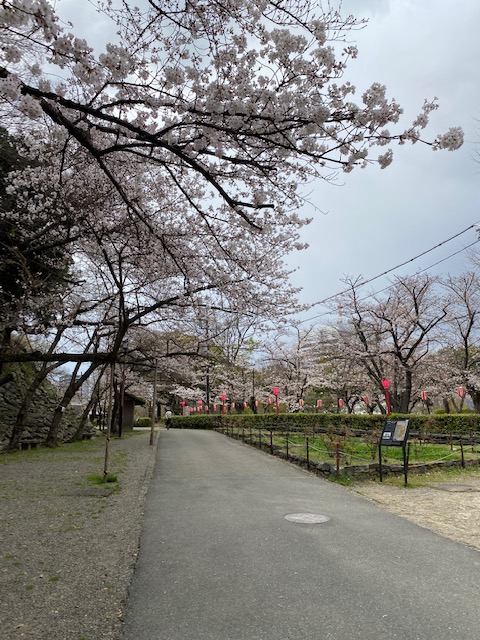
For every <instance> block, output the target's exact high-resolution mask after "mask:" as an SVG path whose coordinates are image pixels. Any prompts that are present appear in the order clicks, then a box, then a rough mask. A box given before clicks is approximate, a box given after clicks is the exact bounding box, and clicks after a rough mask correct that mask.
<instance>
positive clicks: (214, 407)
mask: <svg viewBox="0 0 480 640" xmlns="http://www.w3.org/2000/svg"><path fill="white" fill-rule="evenodd" d="M213 410H214V411H216V410H217V405H216V404H215V402H214V403H213Z"/></svg>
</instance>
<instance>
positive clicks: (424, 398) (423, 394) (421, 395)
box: [420, 391, 428, 402]
mask: <svg viewBox="0 0 480 640" xmlns="http://www.w3.org/2000/svg"><path fill="white" fill-rule="evenodd" d="M420 397H421V398H422V400H423V402H426V401H427V400H428V393H427V392H426V391H421V392H420Z"/></svg>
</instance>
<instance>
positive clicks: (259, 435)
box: [258, 427, 262, 449]
mask: <svg viewBox="0 0 480 640" xmlns="http://www.w3.org/2000/svg"><path fill="white" fill-rule="evenodd" d="M258 448H259V449H261V448H262V429H261V427H258Z"/></svg>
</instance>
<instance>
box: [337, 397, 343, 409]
mask: <svg viewBox="0 0 480 640" xmlns="http://www.w3.org/2000/svg"><path fill="white" fill-rule="evenodd" d="M344 405H345V400H344V399H343V398H339V399H338V406H339V407H340V409H341V408H342V407H343V406H344Z"/></svg>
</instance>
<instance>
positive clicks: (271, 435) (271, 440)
mask: <svg viewBox="0 0 480 640" xmlns="http://www.w3.org/2000/svg"><path fill="white" fill-rule="evenodd" d="M270 453H271V455H272V456H273V429H272V428H270Z"/></svg>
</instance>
